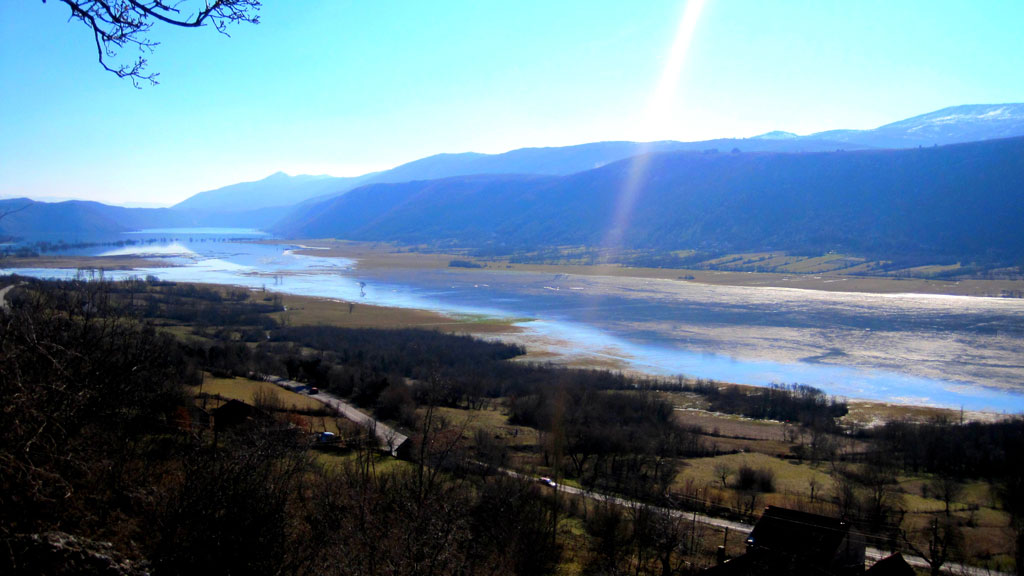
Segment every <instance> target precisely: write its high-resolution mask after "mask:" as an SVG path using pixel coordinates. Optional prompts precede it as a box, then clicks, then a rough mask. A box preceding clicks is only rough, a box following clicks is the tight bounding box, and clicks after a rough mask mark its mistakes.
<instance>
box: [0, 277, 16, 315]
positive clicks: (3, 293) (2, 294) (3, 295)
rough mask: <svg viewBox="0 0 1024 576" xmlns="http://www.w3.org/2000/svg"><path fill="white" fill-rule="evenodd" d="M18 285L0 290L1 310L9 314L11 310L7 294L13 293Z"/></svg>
mask: <svg viewBox="0 0 1024 576" xmlns="http://www.w3.org/2000/svg"><path fill="white" fill-rule="evenodd" d="M15 286H18V284H11V285H10V286H7V287H5V288H0V310H3V311H4V312H7V311H8V310H10V309H11V306H10V304H8V303H7V293H8V292H10V291H11V289H13V288H14V287H15Z"/></svg>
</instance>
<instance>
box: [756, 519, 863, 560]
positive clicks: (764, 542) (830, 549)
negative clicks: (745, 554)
mask: <svg viewBox="0 0 1024 576" xmlns="http://www.w3.org/2000/svg"><path fill="white" fill-rule="evenodd" d="M849 532H850V525H849V524H847V523H846V522H843V521H842V520H839V519H838V518H831V517H828V516H820V515H818V514H811V513H810V512H800V511H799V510H790V509H788V508H779V507H776V506H769V507H768V508H767V509H765V512H764V515H762V516H761V519H760V520H758V522H757V524H756V525H755V526H754V529H753V531H751V532H750V536H749V537H748V538H747V543H748V545H751V546H753V547H754V548H767V549H769V550H772V551H774V552H778V553H782V554H787V555H792V556H796V557H800V558H804V559H806V560H809V561H810V562H811V563H813V564H814V565H816V566H823V567H826V566H828V565H829V564H830V563H831V562H832V559H833V558H835V556H836V553H837V551H838V550H839V547H840V545H842V543H843V540H844V539H845V538H846V536H847V535H848V534H849Z"/></svg>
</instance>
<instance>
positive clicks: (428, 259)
mask: <svg viewBox="0 0 1024 576" xmlns="http://www.w3.org/2000/svg"><path fill="white" fill-rule="evenodd" d="M303 243H304V244H307V245H309V246H316V247H320V248H325V249H323V250H321V249H315V250H314V249H310V250H300V252H301V253H304V254H308V255H312V256H326V257H331V256H334V257H345V258H355V259H357V260H358V264H357V267H358V268H364V269H379V268H400V269H437V268H448V263H449V262H450V261H451V260H453V259H460V260H470V261H474V262H475V263H477V264H480V265H481V266H484V267H486V268H487V269H491V270H510V271H525V272H541V273H549V274H577V275H584V276H623V277H634V278H646V279H665V280H681V279H683V278H686V279H687V281H691V282H698V283H703V284H714V285H724V286H768V287H783V288H801V289H806V290H825V291H843V292H867V293H876V294H893V293H907V292H910V293H920V294H952V295H961V296H999V295H1001V294H1003V293H1004V292H1006V293H1015V292H1020V291H1024V279H1015V280H1014V279H982V278H964V279H957V280H931V279H928V278H897V277H892V276H882V275H876V276H859V275H854V274H872V273H874V271H875V270H877V269H878V267H879V266H881V265H882V264H884V263H883V262H861V263H857V262H855V260H857V259H856V258H854V257H851V256H848V255H841V254H826V255H823V256H818V257H813V258H810V257H805V256H793V255H784V254H782V253H776V252H757V253H744V254H732V255H728V256H724V257H721V258H716V259H714V260H712V261H717V262H721V261H725V260H733V261H734V262H735V263H740V262H743V261H745V260H746V261H756V260H758V259H760V258H763V257H764V258H767V259H766V260H764V261H761V262H750V263H749V264H747V265H746V266H747V268H745V269H743V270H732V271H729V270H702V269H689V268H642V267H626V266H620V265H617V264H615V265H609V264H583V263H563V264H516V263H512V262H509V261H508V259H503V258H491V259H483V258H476V259H475V258H472V257H469V256H467V255H465V254H457V253H431V252H426V251H425V250H426V248H424V247H422V246H419V247H417V246H412V247H409V246H396V245H392V244H383V243H356V242H343V241H336V240H306V241H303ZM418 250H419V251H418ZM567 255H568V256H570V257H571V256H573V254H572V253H571V251H569V252H567ZM570 260H571V258H570ZM786 262H789V264H788V265H787V264H786ZM704 264H707V262H703V263H700V265H704ZM769 264H770V265H771V266H779V267H780V271H776V272H754V271H753V270H754V267H755V266H758V265H760V266H761V267H762V269H767V268H768V267H769ZM781 267H785V268H786V270H791V271H790V272H786V271H782V270H781ZM695 268H699V266H697V267H695ZM826 268H828V270H831V271H828V270H826ZM924 268H925V269H931V268H933V267H931V266H926V267H924ZM452 270H456V269H452Z"/></svg>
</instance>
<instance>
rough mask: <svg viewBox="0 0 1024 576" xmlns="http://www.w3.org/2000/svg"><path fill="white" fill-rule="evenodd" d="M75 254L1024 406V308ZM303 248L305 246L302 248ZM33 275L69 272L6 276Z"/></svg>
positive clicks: (883, 390)
mask: <svg viewBox="0 0 1024 576" xmlns="http://www.w3.org/2000/svg"><path fill="white" fill-rule="evenodd" d="M130 237H131V238H132V239H134V240H135V241H136V242H135V243H134V244H131V245H126V246H117V247H109V248H107V247H91V248H83V249H79V250H78V251H77V253H79V254H82V255H140V256H145V257H153V258H158V259H160V260H164V261H168V262H171V263H173V264H175V265H176V266H175V267H170V268H167V267H153V268H140V269H137V270H132V271H106V272H104V277H105V278H108V279H121V278H126V277H129V276H145V275H154V276H157V277H159V278H161V279H163V280H170V281H180V282H209V283H219V284H234V285H239V286H245V287H248V288H251V289H266V290H271V291H280V292H284V293H292V294H299V295H306V296H319V297H325V298H333V299H338V300H348V301H361V302H366V303H370V304H377V305H382V306H397V307H405V308H419V309H425V310H433V311H439V312H443V313H447V314H453V315H460V314H471V315H485V316H493V317H499V318H527V319H530V320H529V321H524V322H521V323H520V324H519V325H520V326H521V327H522V328H523V329H524V330H525V334H524V335H522V336H520V337H518V340H519V341H524V342H526V343H527V344H528V345H529V343H531V342H542V343H543V344H544V346H545V347H546V348H548V349H550V350H552V351H553V352H555V353H556V354H559V355H561V356H564V357H573V358H576V359H577V362H579V361H582V362H583V363H586V361H587V359H593V360H594V361H595V362H597V361H601V360H607V361H612V362H614V363H615V364H617V365H620V366H622V367H624V368H628V369H633V370H637V371H642V372H645V373H650V374H656V375H665V376H669V375H675V374H685V375H687V376H692V377H701V378H712V379H716V380H722V381H729V382H737V383H744V384H753V385H767V384H771V383H794V382H797V383H801V384H809V385H812V386H815V387H818V388H821V389H823V390H825V391H826V392H828V393H830V394H837V395H842V396H846V397H850V398H865V399H872V400H882V401H890V402H899V403H912V404H928V405H936V406H946V407H952V408H960V407H963V408H965V409H968V410H990V411H998V412H1021V411H1024V394H1022V392H1021V385H1022V383H1024V378H1022V375H1024V353H1022V352H1021V350H1024V301H1022V300H1019V299H1002V298H975V297H961V296H935V295H909V294H903V295H875V294H862V293H843V292H820V291H808V290H794V289H786V288H750V287H732V286H710V285H703V284H697V283H693V282H685V281H673V280H645V279H636V278H632V279H625V278H618V277H616V278H612V277H600V276H575V275H564V274H562V275H554V274H541V273H525V272H511V271H499V270H488V269H461V268H460V269H456V268H450V269H441V270H407V269H396V270H376V269H375V270H365V269H360V268H359V267H358V262H356V261H353V260H349V259H343V258H324V257H318V256H315V255H309V254H299V253H296V249H297V248H299V246H297V245H294V244H281V245H275V244H264V243H252V242H245V241H241V242H238V241H226V240H228V239H232V238H234V239H242V240H245V239H250V240H251V239H259V238H262V237H263V235H262V233H260V232H259V231H254V230H235V229H227V230H224V229H221V230H211V229H184V230H182V229H168V230H150V231H144V232H142V233H136V234H133V235H131V236H130ZM307 252H308V251H307ZM4 272H7V273H9V272H17V273H19V274H24V275H30V276H36V277H58V278H65V277H72V276H74V275H76V274H79V272H76V271H74V270H53V269H16V270H5V271H4Z"/></svg>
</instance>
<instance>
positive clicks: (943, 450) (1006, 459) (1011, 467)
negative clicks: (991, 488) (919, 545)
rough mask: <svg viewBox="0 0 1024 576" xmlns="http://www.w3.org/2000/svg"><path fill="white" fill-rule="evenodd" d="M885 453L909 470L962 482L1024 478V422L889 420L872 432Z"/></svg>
mask: <svg viewBox="0 0 1024 576" xmlns="http://www.w3.org/2000/svg"><path fill="white" fill-rule="evenodd" d="M868 437H869V438H871V439H872V440H873V441H874V442H875V444H876V446H877V448H878V450H879V451H881V452H882V453H884V454H886V456H887V458H890V459H892V460H893V461H895V462H897V463H899V465H900V466H901V467H902V468H903V469H904V470H906V471H908V472H932V473H936V474H942V475H949V476H954V477H956V478H961V479H965V478H1003V477H1006V476H1008V475H1017V476H1024V460H1021V455H1024V420H1021V419H1013V420H1007V421H1003V422H992V423H983V422H969V423H966V424H960V425H954V424H950V423H948V422H927V423H911V422H903V421H894V422H887V423H886V424H885V425H883V426H880V427H878V428H876V429H874V430H871V431H869V432H868Z"/></svg>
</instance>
